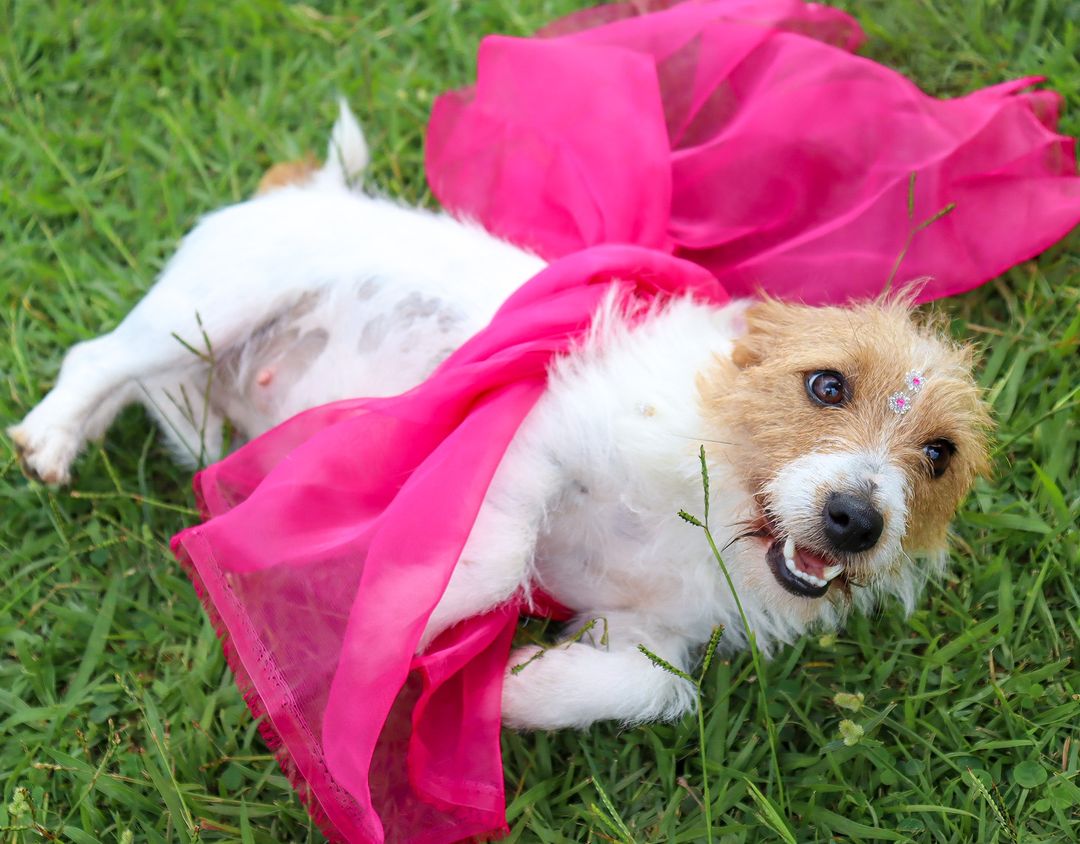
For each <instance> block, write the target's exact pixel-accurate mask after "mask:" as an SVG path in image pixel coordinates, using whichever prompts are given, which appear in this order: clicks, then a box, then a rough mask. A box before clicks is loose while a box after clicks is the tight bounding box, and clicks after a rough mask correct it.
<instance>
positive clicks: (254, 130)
mask: <svg viewBox="0 0 1080 844" xmlns="http://www.w3.org/2000/svg"><path fill="white" fill-rule="evenodd" d="M571 5H572V4H571V2H570V0H543V2H532V3H527V4H520V6H519V4H518V3H516V2H514V0H496V2H481V0H477V2H471V3H470V2H454V3H450V2H439V3H433V4H432V5H424V4H422V3H419V2H410V3H399V2H390V0H368V2H357V3H354V4H351V7H347V6H345V4H341V3H338V4H335V3H330V2H328V3H320V4H318V7H319V8H318V10H316V9H315V8H314V7H312V6H279V5H277V4H272V3H269V2H237V3H221V4H218V3H210V2H201V3H197V2H192V3H185V4H181V3H161V2H157V3H149V2H135V0H126V2H122V3H82V2H61V0H57V2H53V3H39V2H31V1H30V0H13V2H8V3H5V4H3V5H2V6H0V161H2V162H3V173H2V176H0V256H2V264H0V266H2V272H3V275H2V281H0V330H2V332H3V336H4V345H3V348H2V349H0V420H3V421H4V422H8V421H12V420H15V419H17V418H19V417H21V416H22V415H23V414H24V413H25V412H26V410H27V409H28V408H30V407H31V406H32V405H33V404H34V403H35V402H36V401H37V400H38V399H40V398H41V396H42V395H43V394H44V392H45V391H46V390H47V389H48V387H49V386H50V384H51V382H52V380H53V378H54V377H55V375H56V372H57V369H58V367H59V363H60V358H61V351H62V349H64V348H65V347H66V346H68V345H69V344H71V343H73V342H75V341H77V340H80V339H84V338H87V337H90V336H92V335H95V334H97V333H99V332H101V331H102V330H104V329H107V328H110V327H112V326H113V325H114V324H115V323H116V322H117V321H118V320H119V319H120V317H121V316H122V315H123V314H124V313H125V312H126V311H127V310H128V309H129V308H130V307H131V305H132V304H134V302H135V301H136V300H137V299H138V298H139V297H140V295H141V294H142V293H143V292H144V291H145V290H146V289H147V288H148V287H149V286H150V284H151V283H152V281H153V279H154V277H155V274H156V273H157V272H158V271H159V270H160V268H161V266H162V263H163V261H164V260H165V259H166V258H167V257H168V255H169V254H170V253H171V251H172V250H173V248H174V247H175V245H176V243H177V240H178V238H179V237H180V236H181V235H182V234H183V233H184V232H185V231H186V230H187V229H188V228H190V226H191V225H192V224H193V223H194V221H195V220H196V219H197V217H198V215H199V214H200V213H203V212H206V211H208V210H210V209H213V208H216V207H218V206H220V205H222V204H223V203H226V202H230V201H233V200H237V199H240V198H242V197H244V196H246V195H247V194H248V193H249V192H250V191H251V189H252V188H253V186H254V185H255V183H256V181H257V179H258V177H259V175H260V173H261V171H262V170H263V168H264V167H265V166H266V165H268V164H269V163H270V162H272V161H274V160H280V159H286V158H292V157H296V156H297V155H298V154H300V153H301V152H303V151H304V150H307V149H312V150H321V149H322V146H323V143H324V138H325V135H326V131H327V127H328V126H329V124H330V122H331V120H332V118H333V115H334V102H333V98H334V95H335V94H336V93H337V92H338V91H341V92H344V93H345V94H347V95H348V97H349V99H350V101H351V102H352V103H353V105H354V106H355V108H356V109H357V111H358V113H360V114H361V116H362V119H363V120H364V122H365V125H366V127H367V130H368V133H369V137H370V140H371V143H372V146H373V149H374V151H375V160H374V167H373V181H374V183H376V184H378V185H379V186H381V187H382V188H383V189H385V190H386V191H387V192H388V193H390V194H393V195H396V196H400V197H403V198H405V199H407V200H419V201H427V200H428V194H427V192H426V189H425V187H424V183H423V178H422V168H421V138H422V132H423V127H424V123H425V117H426V114H427V111H428V108H429V106H430V103H431V99H432V96H433V95H434V94H435V93H437V92H439V91H440V90H443V89H445V88H447V87H448V86H452V85H456V84H461V83H465V82H466V81H468V80H469V78H470V75H471V72H472V66H473V56H474V51H475V46H476V42H477V40H478V38H479V36H480V35H481V34H482V33H485V32H490V31H502V32H510V33H525V32H527V31H529V30H530V29H531V28H533V27H535V26H536V25H538V24H540V23H542V22H543V21H545V20H547V19H549V18H551V17H553V16H555V15H556V14H559V13H561V12H563V11H566V10H568V9H570V8H571ZM847 5H848V6H849V7H850V8H851V9H852V10H853V11H854V12H855V13H856V14H857V15H858V16H859V18H860V20H861V21H862V22H863V24H864V25H865V26H866V28H867V30H868V32H869V34H870V36H871V42H870V44H869V45H868V48H867V52H868V54H869V55H871V56H872V57H874V58H877V59H879V60H881V61H885V62H888V63H890V64H892V65H894V66H896V67H898V68H899V69H901V70H903V71H905V72H907V73H909V74H911V75H912V76H913V77H914V78H915V79H916V80H917V81H918V82H919V84H920V85H922V86H923V87H924V88H925V89H927V90H929V91H932V92H935V93H940V94H955V93H960V92H963V91H966V90H970V89H971V88H973V87H977V86H981V85H985V84H990V83H994V82H997V81H1000V80H1002V79H1005V78H1008V77H1014V76H1018V75H1023V74H1029V73H1044V74H1046V75H1048V76H1049V77H1050V80H1051V82H1052V84H1054V86H1055V87H1056V88H1058V89H1059V90H1061V91H1063V92H1065V93H1066V94H1067V97H1068V101H1067V103H1066V115H1065V119H1064V121H1063V126H1064V128H1065V130H1066V131H1068V132H1070V133H1071V134H1077V132H1078V129H1080V62H1078V59H1077V56H1078V55H1080V2H1076V1H1075V0H965V2H963V3H959V2H952V0H849V2H848V3H847ZM1078 288H1080V250H1078V248H1077V241H1076V239H1075V238H1074V239H1073V240H1072V241H1071V244H1066V245H1063V246H1059V247H1057V248H1055V249H1053V250H1051V252H1050V253H1049V254H1048V255H1045V256H1043V258H1041V259H1040V260H1039V261H1038V262H1035V263H1033V264H1030V265H1027V266H1023V267H1019V268H1017V269H1015V270H1013V271H1012V272H1010V273H1008V274H1007V275H1006V276H1005V277H1004V278H1002V279H1000V280H998V281H996V282H994V283H992V284H989V285H986V286H985V287H983V288H982V289H980V290H978V291H975V292H973V293H971V294H968V295H966V296H962V297H959V298H957V299H954V300H951V301H948V302H943V303H941V304H940V305H939V307H940V308H942V309H943V310H944V311H945V312H947V313H948V314H949V315H950V316H951V317H952V318H953V325H954V329H955V331H956V333H957V334H958V335H960V336H966V337H971V338H974V339H975V340H977V341H979V342H980V343H982V344H983V345H984V346H985V356H984V360H983V363H982V366H981V369H980V379H981V381H982V383H983V384H984V385H985V386H986V387H987V388H988V389H989V391H990V395H991V397H992V399H993V403H994V407H995V409H996V412H997V415H998V418H999V420H1000V428H1001V430H1000V445H999V448H998V452H997V456H996V470H997V474H996V477H995V478H994V480H993V481H991V482H988V483H981V484H980V485H979V487H978V489H977V490H976V491H975V494H974V495H973V496H972V497H971V498H970V500H969V501H968V503H967V504H966V506H965V508H964V510H963V512H962V514H961V515H960V517H959V519H958V520H957V524H956V529H957V540H956V542H955V552H954V555H953V556H954V561H953V562H954V565H953V569H952V574H951V575H950V576H949V577H948V578H947V579H945V580H944V581H943V582H942V583H940V584H937V585H934V586H932V587H931V588H930V590H929V593H928V595H927V596H926V597H925V599H924V600H923V601H922V603H921V606H920V609H918V611H916V612H915V613H914V615H912V616H911V617H910V618H904V617H903V616H902V615H901V614H900V613H898V612H897V611H895V610H888V611H886V612H884V613H883V614H882V615H881V616H880V617H877V618H873V619H865V618H858V619H855V620H854V621H852V623H851V624H850V625H849V626H848V627H847V629H846V630H845V631H843V632H842V633H840V634H839V635H838V636H835V637H833V636H826V637H822V638H821V639H808V640H806V641H803V642H801V643H800V644H799V645H797V646H795V647H793V648H790V649H788V650H786V651H784V652H782V653H781V654H780V655H779V657H778V658H776V659H775V660H774V661H773V662H772V663H771V664H770V665H769V666H768V668H767V672H768V677H767V680H768V688H769V698H768V703H767V706H768V712H769V714H770V716H771V719H772V720H773V721H774V722H775V724H776V728H777V731H778V739H777V741H778V755H779V766H780V770H781V771H782V772H783V783H782V786H783V788H782V789H781V788H780V786H781V783H778V782H777V781H776V777H775V775H774V773H773V771H774V766H773V764H772V762H771V755H770V750H769V743H768V740H767V736H766V729H765V723H764V719H763V713H762V712H761V711H760V710H759V708H758V706H759V697H758V694H757V686H756V683H757V681H756V679H755V676H754V670H753V666H752V662H751V660H750V657H749V655H747V654H743V655H740V656H738V657H737V658H736V659H733V660H731V661H719V660H718V661H716V662H715V663H714V664H713V666H712V668H711V670H710V673H709V674H708V676H707V678H706V681H705V684H704V687H703V692H704V696H705V700H706V709H705V711H704V717H703V719H702V722H703V728H704V732H705V735H706V750H707V757H708V760H709V763H708V764H709V775H710V778H711V780H710V781H711V796H712V800H713V805H712V816H713V818H714V819H715V826H716V831H715V834H716V839H717V840H718V841H725V842H742V841H747V842H751V841H753V842H756V841H761V842H773V841H781V840H784V838H783V832H780V831H776V830H783V829H785V828H790V832H788V833H787V835H788V836H789V840H796V841H799V842H812V841H822V842H824V841H850V842H873V841H914V842H964V844H966V843H967V842H973V841H974V842H993V841H1000V842H1008V841H1013V840H1016V839H1017V838H1019V840H1021V841H1025V842H1037V841H1042V842H1071V841H1076V840H1078V839H1080V782H1078V777H1077V772H1078V770H1080V673H1078V671H1077V667H1076V659H1077V656H1078V642H1080V595H1078V590H1080V562H1078V554H1080V548H1078V545H1080V543H1078V539H1077V532H1076V523H1077V520H1078V515H1080V513H1078V511H1080V481H1078V479H1077V474H1078V472H1077V468H1078V467H1077V450H1078V449H1077V444H1078V432H1077V421H1078V415H1080V414H1078V410H1077V407H1078V405H1077V402H1078V393H1077V385H1078V384H1080V356H1078V355H1077V348H1078V341H1080V317H1078V314H1080V289H1078ZM0 501H2V504H0V508H2V510H0V512H2V514H3V516H2V523H0V557H2V559H0V577H2V582H3V583H5V584H6V586H5V587H4V588H3V589H2V590H0V632H2V639H0V641H2V651H0V782H2V784H3V795H2V796H3V802H2V803H0V830H2V831H0V837H2V838H3V840H4V841H13V842H21V841H27V842H30V841H39V840H56V839H61V840H70V841H73V842H77V844H81V842H91V841H115V840H121V841H128V840H138V841H144V840H145V841H174V840H176V841H188V840H192V839H194V838H201V839H203V840H237V839H239V840H242V841H245V842H250V841H262V842H282V841H316V840H320V839H319V835H318V833H317V832H316V831H314V830H313V829H312V828H311V826H310V824H309V822H308V820H307V818H306V815H305V812H304V811H303V809H302V808H301V807H300V805H299V803H298V802H297V800H296V799H295V798H294V797H293V796H292V793H291V791H290V789H289V787H288V784H287V783H286V782H285V780H284V778H283V777H282V776H281V774H280V773H279V772H278V770H277V768H276V766H275V764H274V762H273V760H272V759H271V758H270V756H269V755H268V753H267V752H266V749H265V748H264V746H263V745H262V744H261V742H260V740H259V738H258V735H257V732H256V729H255V727H254V726H253V724H252V722H251V720H250V718H249V717H248V715H247V712H246V709H245V707H244V704H243V702H242V701H241V700H240V697H239V696H238V694H237V693H236V691H235V689H234V688H233V685H232V680H231V678H230V677H229V675H228V673H227V671H226V669H225V665H224V662H223V660H222V657H221V655H220V653H219V650H218V646H217V642H216V640H215V637H214V634H213V631H212V630H211V628H210V626H209V625H208V623H207V622H206V620H205V619H204V617H203V615H202V612H201V610H200V608H199V605H198V601H197V600H196V599H195V596H194V595H193V593H192V590H191V588H190V586H189V585H188V583H187V580H186V579H185V577H184V576H183V574H182V573H181V572H180V571H179V569H178V568H177V566H176V564H175V563H174V561H173V560H172V557H171V556H170V554H169V553H168V550H167V545H166V543H167V539H168V537H169V536H170V535H171V534H172V533H173V532H174V531H175V530H176V529H177V528H179V527H180V526H181V525H183V524H185V523H186V522H188V521H189V520H190V519H191V518H192V514H191V511H190V510H189V509H188V508H189V507H190V502H191V496H190V493H189V491H188V476H187V474H186V473H185V472H183V471H181V470H178V469H176V468H174V467H173V466H172V465H171V464H170V463H169V460H168V459H167V456H166V453H165V450H164V449H163V447H162V446H161V444H160V442H159V439H158V437H157V435H156V434H155V433H153V432H152V431H151V429H150V426H149V423H148V420H147V419H146V418H145V416H144V415H143V414H142V412H140V411H135V410H132V411H129V412H127V413H125V414H124V415H123V417H122V418H121V420H120V421H119V423H118V424H117V425H116V426H115V428H114V429H113V430H112V431H111V432H110V434H109V436H108V437H107V439H106V441H105V442H104V444H103V445H101V446H94V447H92V448H91V449H90V450H89V452H88V453H87V455H86V456H85V457H84V458H83V459H82V460H81V462H80V464H79V465H78V471H77V479H76V481H75V484H74V486H73V487H72V488H71V489H66V490H59V491H56V490H49V489H46V488H43V487H41V486H39V485H36V484H32V483H29V482H27V481H26V480H24V479H23V478H22V477H21V475H20V473H19V471H18V469H17V467H16V465H15V463H14V455H13V452H12V449H11V445H10V443H9V442H7V440H6V439H0ZM673 518H674V514H673ZM687 529H688V530H690V529H692V528H690V527H688V528H687ZM837 693H847V694H855V693H862V694H863V695H864V698H865V703H864V705H863V707H862V708H861V709H860V710H859V711H857V712H853V711H851V710H847V709H842V708H840V707H838V706H837V705H836V704H835V703H834V696H835V695H836V694H837ZM841 700H843V699H841ZM845 720H847V721H851V722H852V723H851V724H849V725H845V728H844V730H845V735H847V736H849V738H850V737H854V736H855V735H856V734H857V733H858V729H856V728H858V727H861V728H862V730H863V737H862V738H861V740H859V741H858V742H857V743H855V744H852V745H850V746H849V745H846V744H844V743H843V741H841V740H840V735H841V733H840V724H841V722H842V721H845ZM697 737H698V724H697V721H696V719H695V718H693V717H688V718H687V719H686V720H685V721H684V722H682V723H679V724H675V725H661V726H652V727H643V728H639V729H634V730H619V729H617V728H615V727H612V726H605V727H598V728H596V729H593V730H590V731H588V732H586V733H583V734H581V733H571V732H564V733H558V734H550V735H547V734H538V735H507V736H506V738H505V751H506V753H505V761H506V775H507V783H508V792H509V802H510V806H509V815H510V822H511V824H512V827H513V834H512V838H511V840H515V841H518V840H520V841H529V842H532V841H540V842H563V841H607V840H618V841H627V840H630V839H633V840H635V841H638V842H646V841H687V842H689V841H703V840H705V830H704V821H703V818H704V814H703V811H702V808H701V804H700V800H701V795H702V789H701V763H700V756H699V753H698V738H697ZM21 789H25V791H21ZM781 791H782V792H783V795H784V802H783V804H781V802H780V794H781ZM770 813H772V814H770ZM773 815H776V816H779V815H782V820H780V821H779V822H778V821H777V820H776V818H775V817H773ZM759 816H760V817H762V818H766V820H767V821H768V822H767V823H766V821H763V820H761V819H759ZM785 825H786V826H785Z"/></svg>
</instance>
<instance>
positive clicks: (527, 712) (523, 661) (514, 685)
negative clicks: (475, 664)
mask: <svg viewBox="0 0 1080 844" xmlns="http://www.w3.org/2000/svg"><path fill="white" fill-rule="evenodd" d="M544 654H545V651H544V649H543V648H539V647H536V646H530V647H527V648H517V649H516V650H514V651H511V653H510V661H509V662H508V663H507V667H506V677H505V679H504V680H503V694H502V719H503V723H504V724H506V726H508V727H513V728H514V729H518V730H536V729H544V728H545V726H546V725H545V724H542V723H540V721H541V719H542V716H543V714H544V710H545V709H546V707H544V706H543V700H542V694H543V693H542V691H541V690H540V689H538V688H537V685H538V684H537V682H536V681H538V680H540V678H539V676H537V675H535V674H530V671H535V670H536V669H537V668H538V666H537V663H538V662H539V661H540V660H542V659H543V658H544ZM540 685H543V682H542V681H541V682H540Z"/></svg>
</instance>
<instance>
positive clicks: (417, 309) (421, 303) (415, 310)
mask: <svg viewBox="0 0 1080 844" xmlns="http://www.w3.org/2000/svg"><path fill="white" fill-rule="evenodd" d="M441 304H442V300H441V299H437V298H435V297H434V296H433V297H431V298H430V299H427V298H425V297H424V296H422V295H421V294H419V293H410V294H409V295H408V296H406V297H405V298H404V299H402V300H401V301H400V302H398V303H397V305H396V306H395V307H394V313H395V315H397V316H398V317H400V318H401V319H402V320H403V321H404V322H405V324H406V326H407V325H408V324H409V323H411V322H413V321H414V320H416V319H420V318H423V317H429V316H433V315H434V314H435V312H436V311H438V310H439V306H440V305H441Z"/></svg>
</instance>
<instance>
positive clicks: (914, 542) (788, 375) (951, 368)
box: [703, 301, 990, 626]
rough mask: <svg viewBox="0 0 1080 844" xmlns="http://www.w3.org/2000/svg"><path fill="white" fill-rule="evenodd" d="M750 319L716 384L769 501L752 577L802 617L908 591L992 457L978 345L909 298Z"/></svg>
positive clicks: (768, 598) (755, 541) (741, 557)
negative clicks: (962, 342)
mask: <svg viewBox="0 0 1080 844" xmlns="http://www.w3.org/2000/svg"><path fill="white" fill-rule="evenodd" d="M746 321H747V330H746V333H745V335H744V336H742V338H741V339H740V340H739V341H738V342H737V343H736V346H735V348H734V351H733V354H732V357H731V360H730V362H728V363H727V364H726V366H725V367H724V369H723V372H721V373H720V374H719V375H718V376H717V377H716V378H714V379H708V381H707V382H706V384H705V385H704V388H703V396H704V399H705V403H706V408H707V411H708V412H710V413H711V414H713V418H714V419H715V420H716V422H717V426H718V429H720V430H724V431H725V434H726V439H727V441H728V442H729V443H731V445H730V446H728V448H729V449H730V452H729V454H728V460H729V461H730V463H731V465H733V466H735V467H736V468H737V469H738V470H739V471H741V472H742V474H743V477H744V481H745V484H746V488H747V490H748V491H749V493H750V494H751V496H752V497H753V500H754V501H755V502H756V507H755V512H754V513H753V514H752V515H751V520H750V522H749V524H748V525H747V527H746V530H745V531H744V533H743V534H742V538H741V539H740V540H739V541H738V542H737V543H736V544H735V547H733V551H734V554H733V563H734V564H736V565H737V566H738V567H739V568H740V569H741V571H740V572H739V574H740V577H739V579H740V581H742V582H743V583H745V584H747V585H749V586H751V587H752V588H753V589H754V591H755V592H756V593H758V598H759V599H761V600H763V601H765V602H766V605H767V606H775V607H777V608H780V607H782V608H783V610H784V612H785V613H786V614H789V615H790V616H793V617H792V619H791V620H792V621H797V622H801V623H802V624H805V623H809V622H812V621H814V620H816V619H819V618H826V617H832V616H834V615H835V612H834V610H835V607H836V605H837V604H838V603H848V602H850V599H851V598H852V597H854V598H855V599H856V601H857V602H860V603H864V604H865V603H866V602H868V601H870V600H872V599H873V598H875V597H877V596H881V595H885V594H893V595H896V596H898V597H900V598H901V600H902V601H904V602H905V603H906V604H908V605H909V606H910V604H911V602H912V601H913V600H914V598H915V594H916V592H917V584H918V582H919V581H920V579H919V578H918V576H917V575H918V569H917V567H918V566H920V565H921V566H928V567H930V568H933V567H940V566H941V565H942V564H943V563H944V560H945V557H946V550H945V549H946V530H947V527H948V523H949V520H950V519H951V518H952V516H953V514H954V512H955V511H956V508H957V506H958V505H959V503H960V501H961V500H962V499H963V497H964V495H965V494H966V493H967V492H968V490H969V489H970V488H971V485H972V482H973V481H974V479H975V477H976V476H978V475H980V474H984V473H986V471H987V464H988V459H987V436H988V431H989V427H990V419H989V415H988V412H987V409H986V405H985V404H984V402H983V400H982V398H981V395H980V390H979V388H978V386H977V385H976V383H975V381H974V379H973V377H972V371H971V370H972V357H971V352H970V350H969V349H968V348H966V347H960V346H957V345H956V344H954V343H952V342H950V341H949V340H948V339H946V338H945V337H944V335H943V334H942V333H941V331H940V330H939V329H937V328H935V327H934V326H933V325H930V324H927V323H920V322H919V321H918V320H917V319H916V317H915V316H914V314H913V313H912V311H911V309H910V307H909V304H908V303H906V302H892V303H884V304H882V303H878V304H867V305H859V306H854V307H845V308H815V307H808V306H801V305H790V304H785V303H781V302H777V301H765V302H762V303H759V304H755V305H752V306H751V307H750V308H749V309H748V310H747V312H746ZM919 558H921V559H922V560H923V562H917V561H918V560H919ZM860 590H861V591H862V594H861V595H860V594H858V592H859V591H860ZM853 593H854V594H853ZM864 596H865V601H859V599H860V598H863V597H864ZM802 624H800V626H802Z"/></svg>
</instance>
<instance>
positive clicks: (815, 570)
mask: <svg viewBox="0 0 1080 844" xmlns="http://www.w3.org/2000/svg"><path fill="white" fill-rule="evenodd" d="M795 565H796V566H798V567H799V570H800V571H803V572H805V573H806V574H812V575H814V577H820V578H822V579H824V578H825V569H827V568H829V566H830V565H832V564H831V563H830V562H829V561H828V560H825V559H823V558H822V557H819V556H818V555H817V554H815V553H814V552H813V551H807V550H806V549H805V548H799V547H798V546H796V547H795Z"/></svg>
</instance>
